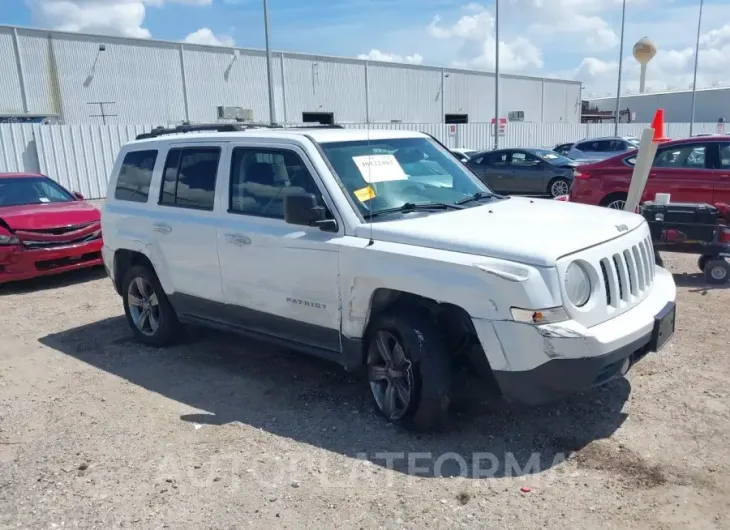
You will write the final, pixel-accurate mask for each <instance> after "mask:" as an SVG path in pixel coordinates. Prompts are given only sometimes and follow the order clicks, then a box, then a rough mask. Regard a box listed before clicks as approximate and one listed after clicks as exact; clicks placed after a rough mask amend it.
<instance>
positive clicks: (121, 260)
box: [114, 249, 155, 295]
mask: <svg viewBox="0 0 730 530" xmlns="http://www.w3.org/2000/svg"><path fill="white" fill-rule="evenodd" d="M135 265H144V266H146V267H149V268H150V270H151V271H153V272H154V270H155V268H154V267H153V266H152V262H151V261H150V260H149V258H148V257H147V256H145V255H144V254H142V253H141V252H135V251H134V250H125V249H122V250H117V251H116V252H115V253H114V287H115V288H116V290H117V293H119V294H120V295H121V294H122V280H123V279H124V275H125V274H126V272H127V271H128V270H129V269H130V268H132V267H134V266H135Z"/></svg>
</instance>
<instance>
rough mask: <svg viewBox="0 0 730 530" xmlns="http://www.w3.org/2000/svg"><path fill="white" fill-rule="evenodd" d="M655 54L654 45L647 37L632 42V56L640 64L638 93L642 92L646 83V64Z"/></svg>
mask: <svg viewBox="0 0 730 530" xmlns="http://www.w3.org/2000/svg"><path fill="white" fill-rule="evenodd" d="M655 55H656V46H654V43H653V42H651V41H650V40H649V38H648V37H644V38H643V39H639V40H638V41H637V43H636V44H634V58H635V59H636V61H637V62H638V63H639V64H640V65H641V77H639V93H640V94H643V93H644V88H645V85H646V65H647V64H649V61H651V60H652V59H653V58H654V56H655Z"/></svg>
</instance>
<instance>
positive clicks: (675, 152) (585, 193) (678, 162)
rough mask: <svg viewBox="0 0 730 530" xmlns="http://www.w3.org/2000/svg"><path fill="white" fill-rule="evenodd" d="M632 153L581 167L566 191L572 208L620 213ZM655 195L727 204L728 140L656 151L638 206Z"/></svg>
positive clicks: (691, 141) (672, 144)
mask: <svg viewBox="0 0 730 530" xmlns="http://www.w3.org/2000/svg"><path fill="white" fill-rule="evenodd" d="M636 154H637V151H628V152H626V153H623V154H621V155H618V156H614V157H611V158H608V159H606V160H602V161H600V162H595V163H592V164H581V165H580V166H579V167H578V172H579V173H578V174H577V175H576V176H575V179H574V180H573V185H572V187H571V190H570V200H571V201H572V202H582V203H585V204H595V205H599V206H608V207H609V208H618V209H623V207H624V204H625V201H626V196H627V193H628V191H629V184H630V183H631V174H632V172H633V170H634V162H635V161H636ZM657 193H669V194H671V200H672V202H704V203H708V204H717V203H727V204H730V136H703V137H693V138H687V139H684V140H673V141H669V142H664V143H662V144H660V145H659V148H658V149H657V154H656V157H655V158H654V164H653V166H652V168H651V172H650V173H649V180H648V181H647V183H646V188H645V189H644V195H643V196H642V198H641V200H642V202H644V201H651V200H654V197H655V196H656V194H657Z"/></svg>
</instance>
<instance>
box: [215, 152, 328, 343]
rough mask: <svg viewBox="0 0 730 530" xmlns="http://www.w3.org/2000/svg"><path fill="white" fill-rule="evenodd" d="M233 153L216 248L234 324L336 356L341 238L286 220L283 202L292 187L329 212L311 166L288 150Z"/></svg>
mask: <svg viewBox="0 0 730 530" xmlns="http://www.w3.org/2000/svg"><path fill="white" fill-rule="evenodd" d="M232 148H233V151H232V155H231V164H230V172H229V174H228V177H229V179H230V181H229V182H228V183H227V189H228V190H229V193H228V194H226V195H227V198H226V201H227V204H226V210H227V213H226V214H225V215H224V220H223V222H222V223H221V226H220V227H219V228H218V246H219V248H220V262H221V273H222V279H223V292H224V297H225V300H226V303H227V304H229V308H230V309H229V311H230V313H231V318H235V319H236V322H233V323H235V324H237V325H239V326H241V327H244V328H247V329H249V330H253V331H258V332H261V333H265V334H268V335H273V336H275V337H278V338H281V339H286V340H289V341H294V342H297V343H300V344H304V345H307V346H311V347H315V348H320V349H324V350H328V351H332V352H339V351H340V350H341V348H340V315H341V305H340V296H339V246H338V243H337V242H338V241H339V239H340V238H341V237H342V236H341V234H337V233H331V232H323V231H322V230H320V229H319V228H316V227H305V226H295V225H290V224H287V223H286V222H285V221H284V200H283V196H284V195H285V194H286V193H287V192H288V191H291V190H292V189H294V188H299V189H303V190H305V191H306V192H309V193H313V194H315V196H316V197H317V199H318V201H319V202H320V204H322V205H323V206H327V204H326V202H325V200H324V199H323V195H322V192H321V191H320V188H319V186H318V185H317V183H316V182H315V180H314V178H313V177H312V175H314V174H315V173H314V171H313V169H312V165H311V163H310V162H309V160H308V158H307V157H306V154H305V153H304V151H303V150H301V149H298V148H295V147H292V146H291V145H289V144H287V146H286V147H283V146H278V145H277V144H276V143H273V144H265V145H264V144H245V143H236V144H233V146H232ZM330 206H331V205H330ZM328 210H329V211H330V212H331V211H333V210H332V209H331V208H328ZM341 227H342V223H340V230H341Z"/></svg>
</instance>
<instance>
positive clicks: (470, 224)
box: [356, 197, 644, 267]
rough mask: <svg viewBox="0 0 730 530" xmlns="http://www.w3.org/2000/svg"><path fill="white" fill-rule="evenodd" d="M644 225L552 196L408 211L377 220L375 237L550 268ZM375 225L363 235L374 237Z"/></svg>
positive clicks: (637, 217)
mask: <svg viewBox="0 0 730 530" xmlns="http://www.w3.org/2000/svg"><path fill="white" fill-rule="evenodd" d="M642 223H644V218H643V217H641V216H640V215H637V214H632V213H627V212H622V211H620V210H609V209H608V208H600V207H598V206H589V205H585V204H577V203H572V202H563V201H555V200H551V199H529V198H523V197H512V198H510V199H506V200H502V201H499V202H495V203H492V204H485V205H483V206H477V207H472V208H466V209H464V210H457V211H447V212H443V213H434V214H430V215H429V214H426V215H424V214H422V213H420V212H418V213H413V214H408V215H406V216H405V217H404V218H402V219H399V220H397V221H388V222H380V223H373V225H372V237H373V239H375V240H376V241H388V242H391V243H400V244H404V245H417V246H420V247H428V248H436V249H441V250H448V251H452V252H463V253H467V254H475V255H480V256H486V257H491V258H497V259H505V260H510V261H515V262H519V263H524V264H526V265H535V266H544V267H549V266H553V265H555V262H556V261H557V260H558V259H559V258H561V257H563V256H566V255H568V254H572V253H574V252H577V251H579V250H583V249H585V248H588V247H592V246H595V245H598V244H600V243H604V242H606V241H609V240H611V239H615V238H617V237H621V236H622V235H625V234H626V233H627V231H623V232H620V231H619V229H618V228H617V225H625V226H626V227H627V228H628V231H631V230H634V229H635V228H637V227H639V226H640V225H641V224H642ZM370 231H371V227H370V225H365V226H362V227H360V228H359V229H358V231H357V232H356V234H357V236H359V237H364V238H368V237H370Z"/></svg>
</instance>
